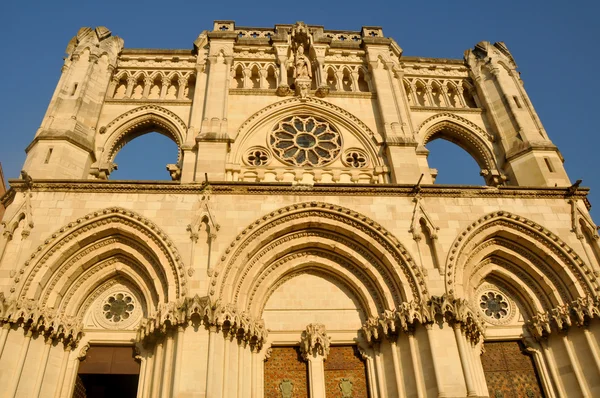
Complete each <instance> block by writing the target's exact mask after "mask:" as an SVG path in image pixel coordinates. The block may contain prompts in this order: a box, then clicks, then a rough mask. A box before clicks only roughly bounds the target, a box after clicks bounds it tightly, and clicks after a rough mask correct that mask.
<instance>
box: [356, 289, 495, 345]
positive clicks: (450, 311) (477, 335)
mask: <svg viewBox="0 0 600 398" xmlns="http://www.w3.org/2000/svg"><path fill="white" fill-rule="evenodd" d="M440 320H443V321H444V322H446V323H448V324H450V325H458V326H460V328H461V329H462V331H463V332H464V333H465V335H466V337H467V338H468V339H469V340H470V341H471V342H472V343H474V344H476V343H478V342H479V340H480V339H481V338H483V335H484V332H485V326H484V323H483V320H482V318H481V315H479V313H478V312H477V311H475V310H473V309H472V308H471V305H470V304H469V302H468V301H467V300H465V299H460V298H455V297H454V296H452V295H450V294H444V295H442V296H431V297H430V298H429V299H428V300H427V301H422V300H414V301H410V302H405V303H402V304H401V305H400V306H399V307H398V308H396V309H394V310H386V311H384V312H383V313H382V314H380V315H379V316H378V317H372V318H369V319H368V320H367V321H366V322H365V323H364V324H363V326H362V328H361V330H362V333H363V335H364V337H365V338H366V340H367V342H368V343H369V344H370V345H373V344H374V343H377V342H379V341H381V339H382V338H383V337H387V338H390V339H392V340H395V339H396V338H397V336H398V334H399V333H400V332H403V333H412V332H413V331H414V328H415V327H416V326H417V325H418V324H421V325H423V326H426V327H428V325H431V324H433V323H438V322H439V321H440Z"/></svg>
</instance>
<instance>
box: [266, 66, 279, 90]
mask: <svg viewBox="0 0 600 398" xmlns="http://www.w3.org/2000/svg"><path fill="white" fill-rule="evenodd" d="M267 88H268V89H271V90H275V89H276V88H277V75H276V73H275V67H274V66H273V65H270V66H269V69H267Z"/></svg>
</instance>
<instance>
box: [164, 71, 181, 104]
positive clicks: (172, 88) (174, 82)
mask: <svg viewBox="0 0 600 398" xmlns="http://www.w3.org/2000/svg"><path fill="white" fill-rule="evenodd" d="M178 91H179V80H178V79H177V76H173V77H171V79H170V81H169V88H168V89H167V96H166V98H165V99H169V100H174V99H177V92H178Z"/></svg>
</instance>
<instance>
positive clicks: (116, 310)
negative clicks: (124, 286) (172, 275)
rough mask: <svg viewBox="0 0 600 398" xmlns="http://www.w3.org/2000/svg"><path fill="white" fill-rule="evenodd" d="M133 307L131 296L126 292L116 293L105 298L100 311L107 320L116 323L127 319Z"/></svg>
mask: <svg viewBox="0 0 600 398" xmlns="http://www.w3.org/2000/svg"><path fill="white" fill-rule="evenodd" d="M134 308H135V306H134V300H133V297H131V296H130V295H129V294H127V293H116V294H112V295H110V296H108V297H107V298H106V300H105V301H104V305H103V306H102V312H103V313H104V317H105V318H106V319H107V320H108V321H111V322H114V323H118V322H121V321H124V320H126V319H128V318H129V317H130V316H131V313H132V312H133V310H134Z"/></svg>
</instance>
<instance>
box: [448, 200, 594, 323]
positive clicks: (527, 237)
mask: <svg viewBox="0 0 600 398" xmlns="http://www.w3.org/2000/svg"><path fill="white" fill-rule="evenodd" d="M445 273H446V291H447V292H448V293H449V294H454V295H456V296H458V297H468V296H469V295H470V294H471V293H472V292H473V290H474V288H476V287H477V286H478V285H479V284H480V283H481V281H482V280H483V279H485V278H487V277H490V276H492V277H496V278H499V279H501V280H503V281H504V282H505V283H506V284H507V285H510V286H513V287H514V288H515V289H517V290H518V291H519V292H521V294H522V295H523V296H525V297H527V305H529V306H530V308H531V311H532V312H533V313H535V312H543V311H548V310H549V309H551V308H553V307H556V306H558V305H563V304H566V303H569V302H571V301H573V300H576V299H577V298H579V297H583V296H586V295H596V294H597V292H598V291H600V287H599V285H598V282H597V281H596V280H594V279H590V278H589V277H588V275H592V273H591V268H590V267H589V265H587V264H585V262H584V261H583V260H582V259H581V258H580V257H579V256H578V255H577V254H576V253H575V252H574V251H573V249H571V248H570V247H569V246H568V245H567V244H566V243H565V242H563V241H562V240H561V239H560V238H559V237H558V236H557V235H555V234H554V233H552V232H551V231H549V230H547V229H546V228H544V227H543V226H541V225H539V224H537V223H535V222H533V221H531V220H528V219H526V218H525V217H521V216H518V215H515V214H512V213H509V212H506V211H497V212H494V213H490V214H487V215H485V216H483V217H481V218H479V219H478V220H477V221H475V222H473V223H472V224H471V225H469V226H468V227H467V228H466V230H465V231H463V232H462V233H461V234H460V235H459V236H458V238H457V239H456V240H455V242H454V244H453V245H452V248H451V249H450V252H449V254H448V259H447V262H446V272H445ZM524 304H525V303H524Z"/></svg>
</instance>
